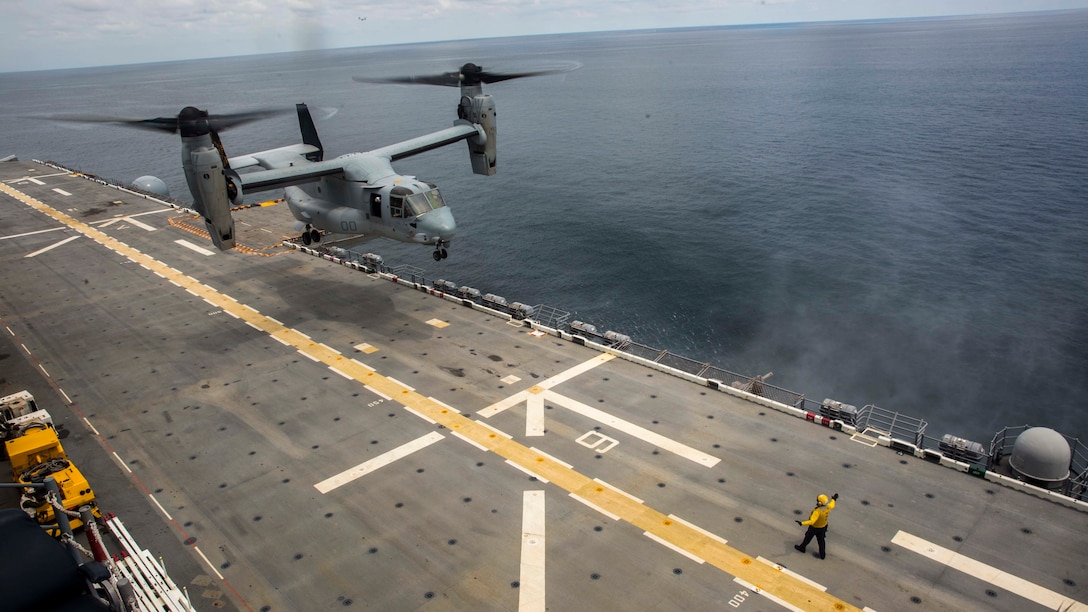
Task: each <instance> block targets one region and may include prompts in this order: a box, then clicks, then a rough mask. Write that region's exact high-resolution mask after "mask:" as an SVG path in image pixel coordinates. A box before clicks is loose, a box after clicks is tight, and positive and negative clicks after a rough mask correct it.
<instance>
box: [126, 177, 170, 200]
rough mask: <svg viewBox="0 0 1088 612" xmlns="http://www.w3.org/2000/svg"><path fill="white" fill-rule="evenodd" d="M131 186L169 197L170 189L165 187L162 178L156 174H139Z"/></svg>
mask: <svg viewBox="0 0 1088 612" xmlns="http://www.w3.org/2000/svg"><path fill="white" fill-rule="evenodd" d="M132 186H133V187H135V188H137V189H141V190H143V191H150V192H151V193H154V194H157V195H161V196H163V197H170V189H168V188H167V187H166V183H164V182H162V179H160V178H158V177H156V176H141V177H140V178H138V179H136V180H135V181H132Z"/></svg>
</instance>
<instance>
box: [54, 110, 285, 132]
mask: <svg viewBox="0 0 1088 612" xmlns="http://www.w3.org/2000/svg"><path fill="white" fill-rule="evenodd" d="M290 110H291V109H258V110H252V111H245V112H241V113H228V114H222V115H209V114H208V111H203V110H200V109H197V108H194V107H192V106H187V107H185V108H184V109H182V111H181V112H180V113H178V115H177V116H176V117H155V118H154V119H133V118H129V117H111V116H105V115H49V116H47V117H45V118H46V119H52V120H53V121H71V122H75V123H113V124H116V125H122V126H125V127H133V128H138V129H142V130H156V131H162V132H169V133H171V134H173V133H175V132H178V131H180V132H181V134H182V136H189V135H198V134H207V133H208V132H209V131H216V132H219V131H222V130H226V129H230V128H232V127H235V126H239V125H243V124H246V123H250V122H252V121H257V120H258V119H265V118H267V117H272V116H274V115H279V114H282V113H287V112H289V111H290Z"/></svg>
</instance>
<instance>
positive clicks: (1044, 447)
mask: <svg viewBox="0 0 1088 612" xmlns="http://www.w3.org/2000/svg"><path fill="white" fill-rule="evenodd" d="M1071 458H1072V450H1071V449H1070V448H1069V442H1068V441H1067V440H1066V439H1065V436H1063V435H1061V434H1060V433H1058V432H1056V431H1054V430H1053V429H1049V428H1047V427H1032V428H1031V429H1028V430H1027V431H1025V432H1024V433H1022V434H1020V435H1019V436H1018V437H1017V438H1016V443H1015V444H1013V446H1012V457H1010V458H1009V465H1010V466H1011V467H1012V469H1014V470H1016V472H1017V473H1018V474H1021V475H1023V476H1026V477H1028V478H1030V479H1033V480H1038V481H1042V482H1048V483H1061V482H1064V481H1065V480H1066V479H1068V478H1069V461H1070V459H1071Z"/></svg>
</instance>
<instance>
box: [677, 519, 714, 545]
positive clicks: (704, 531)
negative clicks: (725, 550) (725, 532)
mask: <svg viewBox="0 0 1088 612" xmlns="http://www.w3.org/2000/svg"><path fill="white" fill-rule="evenodd" d="M669 518H671V519H672V520H674V521H676V522H677V523H682V524H684V525H687V526H688V527H690V528H691V529H694V530H695V531H698V532H699V533H701V534H703V535H705V536H706V537H708V538H710V539H711V540H717V541H719V542H721V543H722V544H728V543H729V540H726V539H725V538H723V537H721V536H720V535H717V534H713V533H710V532H709V531H707V530H706V529H703V528H702V527H700V526H698V525H696V524H694V523H689V522H688V521H685V520H684V519H682V518H680V517H679V516H676V515H675V514H670V515H669Z"/></svg>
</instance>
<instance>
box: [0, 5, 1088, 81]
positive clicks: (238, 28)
mask: <svg viewBox="0 0 1088 612" xmlns="http://www.w3.org/2000/svg"><path fill="white" fill-rule="evenodd" d="M1085 7H1088V0H917V1H915V2H909V3H908V2H901V1H899V0H626V1H625V0H597V1H593V0H554V1H547V0H286V1H285V2H272V1H268V0H233V1H231V2H216V3H208V2H207V1H206V0H4V13H5V14H4V19H3V20H0V71H9V70H28V69H42V68H59V67H70V66H86V65H96V64H114V63H131V62H135V61H158V60H167V59H188V58H193V57H210V56H221V55H237V54H248V53H264V52H275V51H289V50H294V49H303V48H305V49H310V48H318V47H327V46H331V47H337V46H356V45H359V44H367V45H380V44H397V43H411V42H423V41H428V40H452V39H465V38H486V37H493V36H518V35H527V34H551V33H560V32H577V31H593V30H616V29H640V28H652V27H680V26H697V25H731V24H743V23H768V22H787V21H812V20H838V19H869V18H876V17H904V16H922V15H936V14H964V13H978V12H1000V11H1016V10H1025V11H1026V10H1046V9H1060V8H1085ZM364 17H365V21H363V20H361V19H360V18H364Z"/></svg>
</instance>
